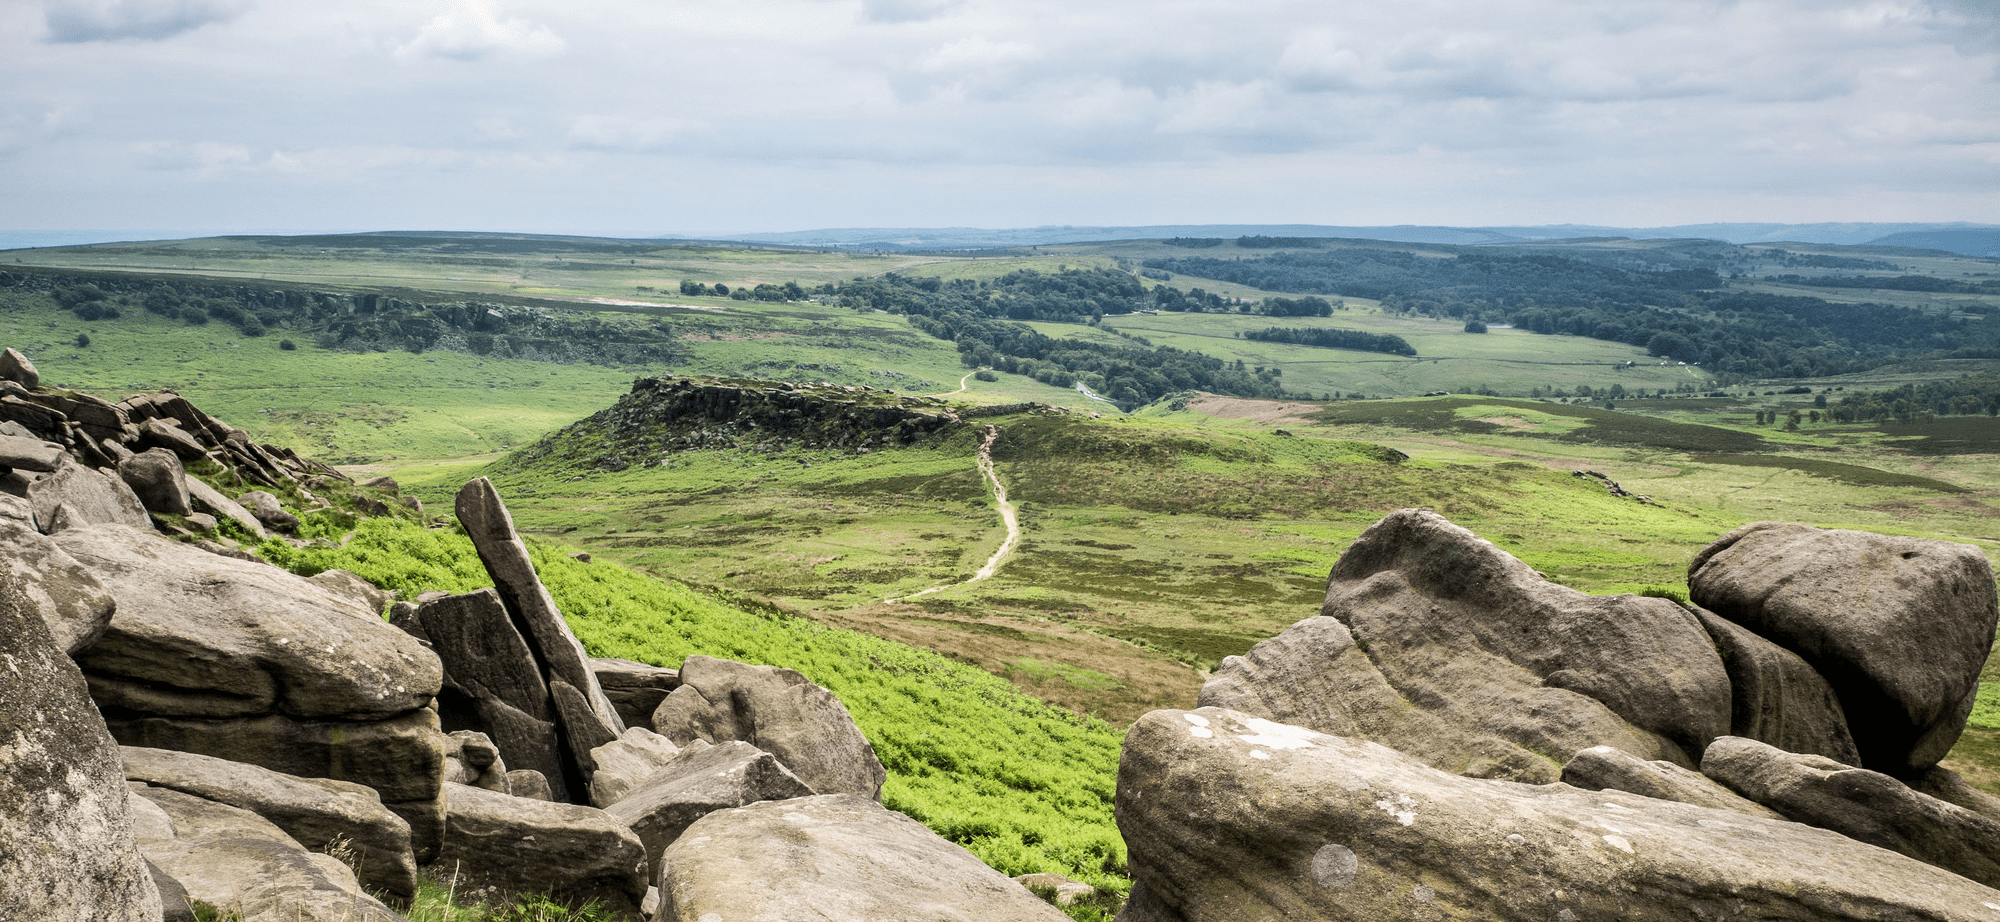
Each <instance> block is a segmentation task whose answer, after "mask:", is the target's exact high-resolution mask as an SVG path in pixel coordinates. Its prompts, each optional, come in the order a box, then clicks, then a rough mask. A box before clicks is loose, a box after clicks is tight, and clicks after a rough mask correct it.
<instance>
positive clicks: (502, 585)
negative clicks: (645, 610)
mask: <svg viewBox="0 0 2000 922" xmlns="http://www.w3.org/2000/svg"><path fill="white" fill-rule="evenodd" d="M455 511H456V513H457V515H458V521H459V524H460V525H463V526H464V527H465V533H466V536H467V537H470V538H471V539H472V546H473V548H474V549H475V550H477V551H478V552H479V562H480V563H482V564H484V565H485V566H486V572H487V573H488V574H490V575H491V576H492V577H493V586H494V589H495V590H496V591H498V592H499V594H500V600H501V602H502V603H504V604H505V606H506V608H507V614H508V615H509V616H510V617H511V618H512V619H513V621H514V623H515V624H517V625H520V626H521V628H522V634H524V635H526V636H527V637H528V638H529V639H530V640H531V641H532V642H533V644H534V649H535V651H536V653H537V654H538V657H539V659H540V661H541V663H542V668H543V669H544V670H545V673H544V675H545V677H546V678H547V679H549V680H555V679H561V680H562V681H564V682H567V683H569V685H570V687H572V688H574V689H576V690H577V691H579V692H581V693H582V694H583V697H584V700H585V701H586V702H588V703H589V705H590V708H591V711H592V712H593V713H595V714H596V715H597V719H598V721H599V722H601V723H603V724H604V725H605V726H606V727H608V728H610V730H611V735H612V737H613V738H614V739H615V738H616V737H617V735H618V733H619V732H620V731H622V730H624V729H625V724H624V722H623V721H621V720H619V718H618V712H617V710H616V709H615V708H613V707H612V706H611V701H610V699H607V698H605V697H604V690H603V688H601V687H600V686H599V685H598V684H597V676H596V675H595V674H594V673H592V672H591V669H590V658H589V656H587V655H585V653H584V652H583V644H582V643H581V642H579V641H578V640H577V639H576V635H575V634H573V633H571V632H570V629H569V625H568V624H567V623H565V622H564V621H563V619H562V612H560V611H558V610H557V609H556V603H555V599H554V598H552V597H550V595H549V591H548V589H547V588H545V587H543V586H542V581H541V578H540V577H539V576H537V575H536V573H535V565H534V563H533V562H532V561H530V560H529V559H528V546H527V545H526V544H525V543H523V542H522V541H521V536H520V533H518V532H516V531H515V530H514V518H513V516H511V515H509V514H508V512H507V507H506V505H504V504H503V503H501V502H500V494H499V493H498V492H497V491H495V490H494V489H493V484H492V482H491V481H489V480H487V479H486V478H484V477H481V478H479V479H477V480H474V481H472V482H470V483H467V484H466V485H465V486H464V487H462V488H461V489H460V490H459V491H458V498H457V502H456V507H455ZM585 751H586V752H587V751H588V750H585Z"/></svg>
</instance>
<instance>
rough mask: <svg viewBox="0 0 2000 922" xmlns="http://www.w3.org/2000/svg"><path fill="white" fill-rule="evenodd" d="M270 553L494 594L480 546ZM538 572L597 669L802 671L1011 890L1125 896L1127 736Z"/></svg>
mask: <svg viewBox="0 0 2000 922" xmlns="http://www.w3.org/2000/svg"><path fill="white" fill-rule="evenodd" d="M264 552H265V554H266V555H267V556H269V557H270V558H271V559H273V560H274V561H277V562H280V563H281V564H282V565H284V566H286V567H288V568H290V569H292V570H294V571H296V572H301V573H314V572H319V571H321V570H325V569H332V568H343V569H348V570H352V571H354V572H356V573H358V574H360V575H362V576H363V577H365V578H367V579H369V580H370V581H371V582H374V583H376V584H377V585H379V586H383V587H385V588H393V589H397V590H398V591H401V592H404V593H414V592H415V591H420V590H422V589H445V590H448V591H454V592H461V591H467V590H469V589H472V588H477V587H479V586H483V585H488V584H489V583H488V581H487V580H486V579H485V574H484V571H483V570H481V569H480V567H479V564H478V562H477V558H476V556H475V555H474V554H473V551H472V547H471V543H470V542H469V541H467V540H466V539H465V538H464V537H463V536H461V535H458V534H455V533H453V532H450V531H429V530H426V529H424V528H422V527H421V526H418V525H415V524H413V523H407V522H396V521H392V520H384V519H376V520H369V521H367V522H364V523H363V524H362V525H361V527H360V528H359V529H358V531H357V532H356V534H355V536H354V537H353V538H352V539H351V540H350V541H349V542H348V544H347V546H346V547H345V548H304V549H299V548H292V547H290V546H289V545H285V544H283V543H282V542H271V543H267V544H266V545H265V546H264ZM533 556H534V560H535V565H536V567H537V569H538V570H539V571H540V573H541V576H542V579H543V581H544V582H545V583H546V584H547V585H548V587H549V590H550V592H551V594H552V595H553V596H554V597H555V599H556V602H557V604H558V605H559V606H560V607H561V609H562V611H563V613H564V615H565V617H566V618H567V619H568V621H569V622H570V624H571V626H572V628H573V629H574V630H575V631H576V634H577V636H578V638H579V639H581V640H582V641H583V644H584V646H585V648H586V649H587V650H589V651H590V653H591V655H593V656H617V657H624V658H627V659H635V660H639V661H641V662H648V663H653V664H655V665H662V666H669V667H672V666H678V665H679V664H680V662H681V660H682V659H684V658H685V657H686V656H688V655H690V654H693V653H701V654H705V655H710V656H718V657H724V658H728V659H734V660H738V661H741V662H749V663H768V664H771V665H776V666H784V667H787V668H791V669H796V670H798V671H800V672H802V673H804V674H805V675H806V676H807V677H808V678H810V679H811V680H812V681H814V682H816V683H818V684H820V685H821V686H823V687H825V688H827V689H828V690H830V691H832V692H833V693H834V694H835V695H837V696H838V697H839V698H840V700H841V701H842V703H844V704H845V705H846V706H847V708H848V710H849V712H850V713H852V714H853V715H854V718H855V722H856V723H857V724H859V725H860V727H861V729H862V732H863V733H864V734H865V735H866V736H867V737H868V739H869V741H870V742H871V743H873V744H874V746H875V751H876V754H877V755H878V756H879V757H880V758H881V759H882V762H883V764H884V766H885V767H887V768H888V770H889V779H888V782H887V783H886V784H885V785H884V787H883V802H884V804H885V805H887V806H889V807H890V808H891V809H895V810H899V811H901V812H903V813H905V814H908V815H910V816H911V817H913V818H915V819H917V820H919V821H920V822H923V823H924V824H925V825H927V826H929V827H931V828H932V829H934V830H936V831H937V832H938V833H939V834H940V835H943V836H944V837H945V838H948V839H951V840H952V841H954V842H957V843H959V844H961V845H964V846H965V847H966V848H968V849H969V850H971V851H972V853H973V854H975V855H977V856H979V858H980V859H981V860H983V861H985V862H986V863H988V864H989V865H992V866H993V867H995V868H997V869H999V870H1001V871H1002V872H1003V873H1007V874H1010V875H1018V874H1026V873H1032V872H1037V871H1052V872H1055V873H1060V874H1063V875H1065V876H1068V877H1070V878H1072V879H1075V880H1082V881H1085V882H1087V883H1090V884H1092V885H1093V886H1097V887H1100V888H1109V889H1113V890H1118V891H1120V892H1123V890H1124V889H1125V888H1126V887H1128V886H1129V884H1128V882H1127V881H1126V880H1125V878H1124V877H1123V876H1122V875H1123V866H1124V854H1125V851H1124V844H1123V841H1122V840H1121V839H1120V838H1119V836H1118V831H1117V829H1116V827H1115V826H1114V825H1113V823H1112V820H1111V797H1112V789H1113V785H1114V781H1115V776H1116V772H1117V760H1118V746H1119V742H1120V734H1119V733H1118V731H1116V730H1114V729H1113V728H1111V727H1110V726H1109V725H1107V724H1105V723H1103V722H1102V721H1098V720H1095V719H1093V718H1087V717H1079V716H1076V715H1074V714H1071V713H1068V712H1066V711H1062V710H1059V709H1056V708H1052V707H1050V706H1048V705H1046V704H1043V703H1042V702H1040V701H1037V700H1035V699H1033V698H1030V697H1028V696H1026V695H1023V694H1021V693H1020V692H1018V691H1016V690H1015V689H1014V688H1013V687H1012V686H1010V685H1008V684H1007V683H1006V682H1004V681H1001V680H1000V679H997V678H995V677H993V676H992V675H989V674H987V673H985V672H982V671H980V670H978V669H975V668H972V667H969V666H966V665H962V664H959V663H955V662H952V661H950V660H948V659H945V658H944V657H941V656H938V655H936V654H932V653H928V652H925V651H921V650H916V649H913V648H910V647H905V646H902V645H899V644H895V643H891V642H888V641H885V640H881V639H878V638H875V637H871V636H868V635H865V634H861V633H858V632H854V631H846V630H840V629H836V628H829V627H826V626H824V625H820V624H817V623H815V622H813V621H810V620H807V619H804V618H799V617H795V616H792V615H789V614H787V613H786V612H784V611H782V610H780V609H777V608H774V607H770V606H762V607H759V608H756V609H746V608H743V607H740V605H739V604H736V603H735V602H734V600H731V599H726V598H723V597H721V596H718V595H717V594H715V593H713V592H704V591H699V590H696V589H693V588H690V587H686V586H682V585H677V584H671V583H662V582H660V581H658V580H654V579H650V578H647V577H645V576H642V575H640V574H637V573H634V572H632V571H630V570H626V569H624V568H622V567H619V566H616V565H612V564H608V563H590V564H585V563H580V562H578V561H576V560H574V559H572V558H571V557H570V556H569V555H568V554H567V553H565V551H564V550H563V549H561V548H557V547H553V546H549V545H543V544H536V545H535V546H534V547H533Z"/></svg>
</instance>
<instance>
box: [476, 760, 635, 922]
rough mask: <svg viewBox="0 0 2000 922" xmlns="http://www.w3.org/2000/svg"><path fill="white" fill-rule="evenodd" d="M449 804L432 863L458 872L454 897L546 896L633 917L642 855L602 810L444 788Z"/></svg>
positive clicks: (628, 832) (629, 832) (626, 831)
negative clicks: (473, 894)
mask: <svg viewBox="0 0 2000 922" xmlns="http://www.w3.org/2000/svg"><path fill="white" fill-rule="evenodd" d="M448 799H449V801H450V804H451V810H450V814H449V819H448V821H447V829H446V831H445V841H444V849H443V850H442V851H440V852H439V853H438V858H437V861H438V865H439V866H440V867H443V868H449V869H451V871H452V873H454V874H456V875H457V877H458V881H459V884H458V886H459V892H461V893H464V892H468V891H472V892H477V891H480V890H489V889H490V890H493V891H497V892H502V893H512V892H524V893H548V894H550V895H552V896H554V897H555V898H557V899H562V900H574V901H579V902H580V901H584V900H598V901H600V902H602V903H603V904H604V905H605V907H606V908H607V909H609V910H611V911H612V912H615V913H620V914H623V915H625V916H630V917H636V916H637V915H638V912H639V902H640V901H641V900H643V899H645V897H646V886H647V884H646V855H645V850H644V848H643V847H642V846H641V845H640V844H639V838H638V837H637V836H635V835H633V834H632V830H630V829H627V828H625V826H624V824H622V823H619V822H617V821H616V820H613V819H612V818H611V817H609V816H607V815H605V812H604V811H602V810H599V809H596V808H595V807H583V806H577V805H575V804H557V803H545V802H543V801H539V800H529V799H527V798H522V797H510V796H508V795H506V794H499V793H495V792H493V791H488V790H484V789H481V788H474V787H466V786H465V785H462V784H454V785H449V792H448Z"/></svg>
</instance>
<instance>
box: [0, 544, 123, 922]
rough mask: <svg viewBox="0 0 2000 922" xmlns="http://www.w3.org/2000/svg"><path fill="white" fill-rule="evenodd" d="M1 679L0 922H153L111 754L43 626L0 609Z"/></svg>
mask: <svg viewBox="0 0 2000 922" xmlns="http://www.w3.org/2000/svg"><path fill="white" fill-rule="evenodd" d="M13 582H14V578H13V577H12V576H11V575H10V574H9V573H7V572H5V571H4V570H0V600H4V599H5V598H6V597H8V596H9V595H13V594H16V589H15V588H14V587H13V585H12V583H13ZM0 676H4V679H0V728H4V729H0V919H79V920H81V919H89V920H93V922H94V920H100V919H101V920H107V922H154V920H158V919H159V918H160V908H161V907H160V893H159V890H158V889H157V888H155V887H154V885H153V879H152V875H151V874H150V873H149V871H148V870H147V868H146V864H145V862H144V860H142V859H141V858H140V855H139V851H138V849H137V848H135V847H134V846H133V840H132V821H131V816H130V812H129V804H128V797H127V796H126V792H125V779H124V777H123V775H122V773H120V772H119V770H118V747H117V745H116V744H115V743H113V742H112V740H111V735H110V734H109V733H107V732H105V728H104V720H103V718H101V717H99V716H98V715H97V709H96V708H95V707H94V706H92V704H91V701H90V694H89V692H88V691H87V690H86V688H85V686H84V682H83V675H82V673H80V672H78V671H77V668H76V665H75V664H74V663H72V662H70V660H69V657H67V656H65V655H64V654H63V651H62V650H61V649H59V648H58V647H57V646H56V642H55V638H54V637H53V636H52V635H50V633H49V629H48V625H46V624H44V623H43V622H42V620H41V618H40V617H38V616H37V615H36V614H35V613H34V612H32V611H28V610H25V609H22V608H19V607H16V606H13V605H8V604H4V602H0Z"/></svg>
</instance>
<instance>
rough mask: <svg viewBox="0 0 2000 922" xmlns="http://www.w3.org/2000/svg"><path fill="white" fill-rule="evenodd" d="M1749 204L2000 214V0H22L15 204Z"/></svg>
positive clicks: (715, 219)
mask: <svg viewBox="0 0 2000 922" xmlns="http://www.w3.org/2000/svg"><path fill="white" fill-rule="evenodd" d="M1709 221H1779V222H1817V221H1976V222H2000V3H1996V2H1992V0H1964V2H1957V0H1950V2H1948V0H1931V2H1918V0H1891V2H1816V0H1742V2H1697V0H1618V2H1569V3H1557V2H1551V0H1515V2H1509V3H1495V2H1491V0H1374V2H1366V3H1362V2H1329V0H1228V2H1221V0H1146V2H1123V0H726V2H717V0H705V2H700V3H694V2H687V0H562V2H556V0H546V2H545V0H330V2H299V0H8V2H4V3H0V228H13V229H20V228H40V229H67V228H175V229H192V230H210V231H226V230H248V229H272V228H290V229H297V230H381V229H448V230H520V231H542V232H557V233H611V234H626V235H638V234H656V233H664V232H672V233H688V234H728V233H731V232H750V231H783V230H800V229H808V228H821V227H871V226H909V227H942V226H974V227H1024V226H1034V225H1044V224H1102V225H1132V224H1186V223H1312V224H1350V225H1355V224H1451V225H1490V224H1542V223H1589V224H1605V225H1624V226H1657V225H1671V224H1685V223H1697V222H1709Z"/></svg>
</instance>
